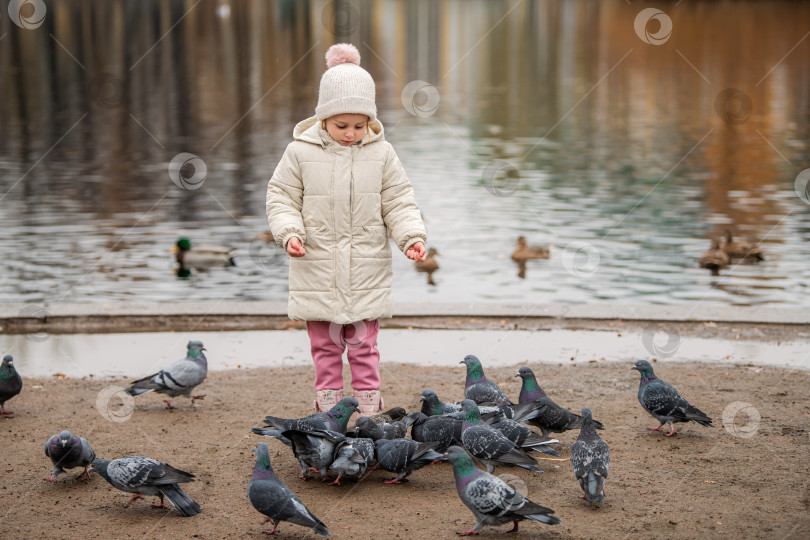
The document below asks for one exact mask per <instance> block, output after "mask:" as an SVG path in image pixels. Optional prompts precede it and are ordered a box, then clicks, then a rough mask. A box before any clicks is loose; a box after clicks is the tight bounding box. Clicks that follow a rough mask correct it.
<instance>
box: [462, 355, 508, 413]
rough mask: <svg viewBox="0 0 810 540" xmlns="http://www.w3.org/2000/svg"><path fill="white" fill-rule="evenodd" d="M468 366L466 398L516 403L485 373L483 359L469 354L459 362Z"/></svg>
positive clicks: (478, 401)
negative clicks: (482, 364)
mask: <svg viewBox="0 0 810 540" xmlns="http://www.w3.org/2000/svg"><path fill="white" fill-rule="evenodd" d="M459 363H460V364H465V365H466V366H467V379H466V381H464V398H465V399H471V400H473V401H474V402H476V403H489V402H493V403H497V404H498V405H514V403H512V400H510V399H509V398H508V397H506V394H504V393H503V392H502V391H501V389H500V388H499V387H498V385H497V384H495V383H494V382H492V381H490V380H489V379H487V378H486V376H485V375H484V368H483V367H482V366H481V361H480V360H478V358H476V357H475V356H473V355H471V354H470V355H467V356H465V357H464V360H462V361H461V362H459Z"/></svg>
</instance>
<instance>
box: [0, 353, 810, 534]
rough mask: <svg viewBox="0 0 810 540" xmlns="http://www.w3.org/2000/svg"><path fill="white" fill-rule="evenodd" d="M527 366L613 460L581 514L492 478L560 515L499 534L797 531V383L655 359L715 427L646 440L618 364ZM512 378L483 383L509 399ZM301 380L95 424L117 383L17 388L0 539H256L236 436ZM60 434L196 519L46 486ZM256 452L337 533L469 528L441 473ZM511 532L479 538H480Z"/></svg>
mask: <svg viewBox="0 0 810 540" xmlns="http://www.w3.org/2000/svg"><path fill="white" fill-rule="evenodd" d="M532 367H533V368H534V370H535V373H537V374H538V379H539V381H540V383H541V385H542V386H543V387H544V388H545V389H546V391H547V392H549V394H550V395H551V396H552V397H553V398H554V399H555V400H556V401H557V402H558V403H560V404H561V405H564V406H567V407H569V408H571V409H575V410H577V411H578V410H579V409H580V408H581V407H583V406H589V407H591V409H593V411H594V416H595V417H596V418H597V419H599V420H600V421H602V422H603V423H604V424H605V425H606V426H607V429H606V430H605V431H604V432H603V438H604V439H605V440H606V441H607V443H608V444H609V445H610V449H611V456H612V463H611V470H610V477H609V479H608V481H607V484H606V495H607V497H606V500H605V502H604V503H602V504H601V505H596V506H594V505H590V504H588V503H586V502H584V501H582V500H580V499H579V498H578V495H579V494H580V491H579V486H578V484H577V483H576V480H575V479H574V476H573V473H572V470H571V464H570V462H569V461H568V460H567V459H565V460H563V461H552V460H542V461H541V463H542V466H543V469H544V470H545V474H542V475H536V474H533V473H531V472H529V471H525V470H523V469H517V468H499V469H496V471H495V472H496V474H498V475H512V476H509V477H506V478H507V479H508V480H510V481H511V482H512V483H516V482H517V483H520V482H523V483H525V486H526V490H527V491H528V496H529V498H530V499H532V500H534V501H536V502H538V503H540V504H543V505H545V506H549V507H551V508H553V509H554V510H555V511H556V513H557V516H559V517H560V518H561V519H562V524H561V525H557V526H553V527H552V526H548V525H543V524H540V523H535V522H529V521H526V522H522V523H521V527H520V533H519V534H518V535H515V536H513V538H522V537H527V538H529V537H531V538H602V537H610V538H651V537H658V538H706V537H723V538H731V537H735V538H752V537H762V538H808V537H809V536H810V490H809V489H808V488H809V487H810V482H809V481H808V480H807V470H808V467H810V444H808V443H809V442H810V440H808V437H809V435H808V431H809V430H810V393H809V392H808V388H810V385H809V384H808V383H810V374H808V373H806V372H796V371H787V370H779V369H771V368H755V367H729V366H722V365H712V366H709V365H703V364H678V365H670V366H667V365H663V364H662V362H659V363H657V364H656V372H657V374H658V375H659V376H660V377H661V378H662V379H664V380H666V381H668V382H670V383H672V384H674V385H675V386H676V387H678V388H679V390H680V391H681V393H682V394H684V395H685V397H686V398H687V399H689V400H690V402H691V403H692V404H694V405H696V406H698V407H699V408H701V409H702V410H704V411H705V412H707V413H708V414H709V415H710V416H711V417H713V418H714V419H715V420H716V421H715V423H716V424H717V427H716V428H715V429H708V428H705V427H702V426H699V425H697V424H694V423H692V424H690V425H684V424H679V427H680V428H682V431H681V432H680V433H678V434H677V435H676V436H675V437H671V438H666V437H664V436H663V434H661V433H658V432H651V431H648V430H647V427H649V426H651V425H654V424H655V421H654V419H653V418H652V417H650V416H649V415H647V413H645V412H644V411H643V410H642V409H641V407H640V406H639V404H638V401H637V400H636V390H637V385H638V374H637V372H635V371H631V370H630V369H629V368H630V364H629V363H628V364H625V363H594V364H589V365H574V364H571V365H558V366H545V365H544V366H541V365H536V366H532ZM347 371H348V370H347ZM516 371H517V369H516V368H503V369H492V370H487V374H488V375H489V377H490V378H492V379H493V380H495V381H496V382H498V383H499V384H500V385H501V387H502V388H504V389H505V390H506V391H507V393H509V394H510V395H512V396H514V397H516V396H517V393H518V390H519V381H520V380H519V379H518V378H516V377H514V376H513V375H514V374H515V373H516ZM382 372H383V381H384V388H385V398H386V403H387V405H389V406H393V405H402V406H405V407H406V408H408V409H409V410H411V409H415V408H416V407H417V405H418V397H419V394H420V392H421V390H422V389H424V388H432V389H434V390H436V392H437V393H438V394H439V396H440V397H442V398H444V399H458V398H460V397H461V395H462V392H463V380H464V370H463V366H459V367H458V368H457V369H455V370H453V369H441V370H440V369H435V368H434V369H431V368H425V367H413V366H402V365H385V364H384V365H383V367H382ZM133 375H138V374H136V373H133ZM311 379H312V372H311V369H310V368H279V369H251V370H244V369H241V370H240V369H235V370H231V371H225V372H217V373H211V374H210V375H209V377H208V380H207V381H206V382H205V383H204V384H203V385H202V386H201V387H200V388H199V390H200V392H201V393H205V394H206V395H207V397H206V399H204V400H202V401H199V402H197V403H196V404H195V405H194V407H192V406H191V405H190V403H189V401H188V400H186V399H184V398H178V399H177V400H176V401H175V404H176V405H178V409H176V410H166V409H165V408H164V404H163V403H162V401H161V400H160V396H155V395H146V396H139V397H138V398H136V408H135V410H134V412H133V413H132V414H131V416H129V417H126V416H124V418H122V419H119V420H123V421H118V422H116V421H110V420H108V419H106V418H105V417H104V416H103V415H102V414H101V413H100V412H99V409H97V406H96V402H97V400H98V399H99V396H100V395H101V396H102V399H101V402H102V405H104V400H103V395H104V394H103V393H102V391H103V390H104V389H105V388H106V387H108V386H110V385H111V384H119V385H123V384H124V381H120V380H119V381H109V380H106V381H98V380H76V379H57V378H51V379H31V378H28V379H25V387H24V388H23V392H22V393H21V394H20V395H19V396H17V397H16V398H14V399H12V400H10V401H9V402H8V403H7V407H8V408H10V409H11V410H13V411H15V413H16V414H15V416H14V417H11V418H7V419H0V432H2V434H3V435H2V457H0V464H1V468H0V479H1V480H0V486H1V487H0V537H2V538H34V537H49V538H95V537H116V538H130V537H140V536H144V535H146V536H149V537H156V538H170V537H172V538H173V537H182V538H189V537H194V538H226V537H244V536H250V537H255V538H259V537H262V535H261V531H262V530H263V529H265V528H266V526H262V525H261V521H262V518H263V516H262V515H260V514H259V513H258V512H256V511H255V510H254V509H253V507H252V506H251V505H250V503H249V502H248V500H247V496H246V489H247V484H248V481H249V478H250V475H251V472H252V469H253V463H254V454H253V453H252V452H251V450H252V448H253V447H254V446H255V444H256V442H258V441H259V440H261V439H262V438H261V437H258V436H255V435H253V434H251V433H250V428H251V427H253V426H260V425H261V419H262V418H263V417H264V415H266V414H270V413H272V414H274V415H277V416H286V417H297V416H303V415H304V414H308V412H309V407H310V405H311V399H312V391H311V384H312V383H311ZM346 380H348V373H347V376H346ZM735 402H745V403H749V404H751V405H752V406H753V409H748V413H750V414H747V413H746V412H741V413H739V414H737V415H736V417H734V418H733V420H732V419H731V418H728V419H727V420H729V422H728V423H727V424H726V428H724V423H723V421H722V419H721V417H722V416H723V412H724V410H725V411H727V415H728V413H730V412H731V411H732V408H733V407H732V406H731V404H733V403H735ZM112 410H113V411H115V410H116V405H115V404H113V405H112ZM119 412H121V411H119ZM124 412H125V411H124ZM756 415H759V417H760V419H759V421H758V423H757V422H756ZM352 424H353V423H352ZM755 427H758V430H757V431H756V433H755V434H753V436H750V437H748V438H745V437H740V436H735V435H734V434H733V433H735V432H736V433H737V434H738V435H739V434H742V435H747V434H749V433H750V430H752V429H753V428H755ZM62 429H69V430H71V431H73V432H75V433H77V434H80V435H82V436H84V437H86V438H88V439H89V440H90V442H91V444H92V446H93V448H94V449H95V451H96V454H97V455H98V456H99V457H105V458H116V457H121V456H126V455H142V456H147V457H151V458H155V459H159V460H162V461H166V462H168V463H170V464H172V465H174V466H176V467H178V468H181V469H184V470H187V471H190V472H193V473H194V474H195V475H197V478H198V481H197V482H194V483H192V484H186V486H184V489H185V490H186V492H187V493H188V494H189V495H190V496H191V497H192V498H194V499H195V500H197V501H198V502H199V503H200V504H201V505H202V508H203V511H202V513H201V514H199V515H198V516H195V517H192V518H183V517H180V516H179V515H178V514H177V512H176V511H175V510H173V509H171V510H158V509H153V508H151V507H150V506H149V503H151V502H153V501H152V500H148V499H151V498H147V502H144V501H143V500H140V501H136V502H134V503H132V504H131V505H129V506H128V507H127V506H125V503H126V501H127V500H128V498H129V495H128V494H125V493H123V492H120V491H117V490H115V489H114V488H112V487H111V486H110V485H108V484H107V483H106V482H105V481H104V480H103V479H102V478H100V477H98V476H95V475H93V477H92V478H91V479H90V480H77V479H76V478H77V476H78V473H79V470H78V469H73V470H70V471H68V473H67V474H66V475H63V476H61V477H60V478H59V481H58V483H56V484H52V483H50V482H45V481H44V480H43V479H44V478H45V477H47V476H49V474H50V470H51V465H50V461H49V460H48V459H47V458H46V457H45V455H44V453H43V445H44V443H45V441H46V439H47V438H48V437H49V436H50V435H53V434H55V433H58V432H59V431H60V430H62ZM576 436H577V433H576V432H568V433H565V434H563V435H561V436H560V440H561V444H560V445H558V446H559V447H560V450H561V451H562V452H563V454H564V455H565V456H566V458H567V457H568V454H569V450H570V445H571V444H572V443H573V441H574V440H575V439H576ZM268 442H269V445H270V455H271V459H272V462H273V465H274V467H275V470H276V472H277V473H278V475H279V476H280V477H281V478H282V479H283V480H284V481H285V482H286V483H287V485H289V486H290V488H291V489H292V490H293V491H294V492H295V493H296V494H297V495H298V496H299V497H300V498H301V500H302V501H303V502H304V504H306V505H307V506H308V507H309V508H310V509H311V510H312V512H313V513H314V514H315V515H316V516H318V517H319V518H320V519H321V520H322V521H324V522H325V523H326V525H327V526H328V528H329V530H330V531H331V533H332V536H333V537H335V538H353V537H371V538H387V537H391V538H416V537H425V536H429V537H437V538H454V537H455V531H461V530H466V529H468V528H470V527H471V526H472V525H473V523H474V519H473V516H472V514H471V513H470V512H469V511H468V510H467V508H466V507H465V506H464V505H463V504H462V503H461V501H460V500H459V498H458V496H457V494H456V491H455V484H454V482H453V474H452V469H451V468H450V466H449V465H448V464H438V465H431V466H429V467H427V468H425V469H421V470H419V471H416V472H415V473H414V474H413V475H412V476H411V480H410V482H409V483H407V484H403V485H384V484H382V480H384V479H387V478H390V477H391V476H392V475H391V474H390V473H387V472H385V471H381V470H379V471H374V472H372V473H370V474H369V475H368V477H367V478H366V479H365V481H364V482H362V483H359V484H357V483H352V482H347V483H345V485H344V486H342V487H337V486H331V485H324V484H321V483H320V482H319V481H318V480H314V479H313V480H309V481H304V480H300V479H298V478H297V473H298V465H297V463H296V461H295V460H294V458H293V456H292V453H291V451H290V450H289V449H288V448H287V447H285V446H284V445H282V444H281V443H280V442H278V441H275V440H268ZM508 528H509V526H508V525H507V526H503V527H499V528H492V527H487V528H485V530H484V535H486V536H494V535H498V534H501V533H503V532H505V531H506V530H507V529H508ZM280 531H281V532H280V536H282V537H288V538H289V537H316V535H315V534H314V533H312V532H311V531H310V530H309V529H306V528H303V527H300V526H297V525H292V524H289V523H284V524H282V525H281V527H280Z"/></svg>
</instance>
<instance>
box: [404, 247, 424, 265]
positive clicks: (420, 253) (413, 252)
mask: <svg viewBox="0 0 810 540" xmlns="http://www.w3.org/2000/svg"><path fill="white" fill-rule="evenodd" d="M405 255H406V256H407V257H408V258H409V259H411V260H414V261H424V260H425V257H426V255H427V252H426V251H425V244H423V243H422V242H416V243H415V244H413V245H412V246H411V247H409V248H408V249H407V250H406V251H405Z"/></svg>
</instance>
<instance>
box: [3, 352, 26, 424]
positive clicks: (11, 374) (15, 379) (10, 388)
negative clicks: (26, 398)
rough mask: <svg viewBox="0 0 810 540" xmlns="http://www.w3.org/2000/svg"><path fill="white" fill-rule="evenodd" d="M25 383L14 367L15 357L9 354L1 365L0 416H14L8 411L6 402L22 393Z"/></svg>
mask: <svg viewBox="0 0 810 540" xmlns="http://www.w3.org/2000/svg"><path fill="white" fill-rule="evenodd" d="M22 386H23V381H22V377H20V374H19V373H17V369H16V368H15V367H14V357H13V356H11V355H10V354H7V355H5V356H4V357H3V362H2V364H0V414H14V413H13V412H12V411H9V410H6V408H5V406H6V401H8V400H9V399H11V398H13V397H14V396H16V395H17V394H19V393H20V391H22Z"/></svg>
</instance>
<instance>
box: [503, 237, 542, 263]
mask: <svg viewBox="0 0 810 540" xmlns="http://www.w3.org/2000/svg"><path fill="white" fill-rule="evenodd" d="M549 252H550V249H549V247H548V246H530V245H528V243H527V242H526V237H525V236H520V237H518V239H517V247H516V248H515V251H513V252H512V260H513V261H516V262H522V261H528V260H529V259H548V257H549Z"/></svg>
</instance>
